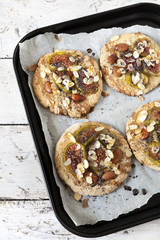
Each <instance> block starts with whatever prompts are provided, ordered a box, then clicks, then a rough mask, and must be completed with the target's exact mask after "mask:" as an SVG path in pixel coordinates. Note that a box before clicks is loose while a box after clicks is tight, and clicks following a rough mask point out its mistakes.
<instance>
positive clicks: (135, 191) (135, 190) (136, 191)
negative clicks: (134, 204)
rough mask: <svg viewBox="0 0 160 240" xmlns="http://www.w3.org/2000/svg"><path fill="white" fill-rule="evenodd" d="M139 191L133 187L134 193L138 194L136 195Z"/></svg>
mask: <svg viewBox="0 0 160 240" xmlns="http://www.w3.org/2000/svg"><path fill="white" fill-rule="evenodd" d="M138 193H139V191H138V189H136V188H134V189H133V195H134V196H136V195H138Z"/></svg>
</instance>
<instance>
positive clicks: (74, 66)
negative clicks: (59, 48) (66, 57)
mask: <svg viewBox="0 0 160 240" xmlns="http://www.w3.org/2000/svg"><path fill="white" fill-rule="evenodd" d="M81 68H82V67H81V66H79V65H73V66H70V67H68V69H67V70H68V71H78V70H80V69H81Z"/></svg>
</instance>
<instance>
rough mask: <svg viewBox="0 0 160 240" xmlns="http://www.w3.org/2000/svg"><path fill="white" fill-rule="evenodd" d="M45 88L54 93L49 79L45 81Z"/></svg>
mask: <svg viewBox="0 0 160 240" xmlns="http://www.w3.org/2000/svg"><path fill="white" fill-rule="evenodd" d="M45 90H46V91H47V92H48V93H52V88H51V83H50V82H49V81H47V82H45Z"/></svg>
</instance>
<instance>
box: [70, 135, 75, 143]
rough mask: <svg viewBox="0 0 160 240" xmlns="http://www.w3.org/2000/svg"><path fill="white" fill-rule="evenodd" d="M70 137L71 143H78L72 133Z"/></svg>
mask: <svg viewBox="0 0 160 240" xmlns="http://www.w3.org/2000/svg"><path fill="white" fill-rule="evenodd" d="M68 137H69V138H70V141H71V142H74V143H75V142H76V139H75V137H74V136H73V135H72V133H68Z"/></svg>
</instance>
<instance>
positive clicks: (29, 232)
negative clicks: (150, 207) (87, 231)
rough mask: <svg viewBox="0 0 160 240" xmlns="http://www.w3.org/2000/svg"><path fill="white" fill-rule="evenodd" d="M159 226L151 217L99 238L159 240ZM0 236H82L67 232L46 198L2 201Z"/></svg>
mask: <svg viewBox="0 0 160 240" xmlns="http://www.w3.org/2000/svg"><path fill="white" fill-rule="evenodd" d="M159 226H160V220H154V221H151V222H149V223H145V224H142V225H139V226H136V227H133V228H130V229H126V230H123V231H121V232H118V233H114V234H111V235H108V236H105V237H102V238H101V240H120V239H123V240H137V239H145V240H151V239H152V240H158V239H159V235H160V228H159ZM0 239H5V240H9V239H11V240H12V239H22V240H23V239H25V240H36V239H37V240H41V239H42V240H44V239H47V240H51V239H52V240H53V239H54V240H60V239H65V240H66V239H68V240H69V239H70V240H80V239H82V238H80V237H78V236H76V235H73V234H71V233H69V232H68V231H67V230H66V229H64V227H62V225H61V224H60V223H59V222H58V220H57V219H56V217H55V215H54V213H53V211H52V209H51V205H50V202H49V201H4V202H2V201H1V202H0ZM96 239H99V238H95V240H96Z"/></svg>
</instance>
